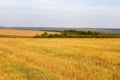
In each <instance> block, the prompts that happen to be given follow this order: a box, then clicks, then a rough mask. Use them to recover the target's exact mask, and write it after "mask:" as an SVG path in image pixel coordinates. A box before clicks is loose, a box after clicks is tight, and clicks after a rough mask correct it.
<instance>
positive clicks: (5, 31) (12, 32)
mask: <svg viewBox="0 0 120 80" xmlns="http://www.w3.org/2000/svg"><path fill="white" fill-rule="evenodd" d="M43 33H44V31H35V30H14V29H0V35H15V36H35V35H37V34H40V35H41V34H43ZM48 33H49V34H55V33H57V34H58V32H48Z"/></svg>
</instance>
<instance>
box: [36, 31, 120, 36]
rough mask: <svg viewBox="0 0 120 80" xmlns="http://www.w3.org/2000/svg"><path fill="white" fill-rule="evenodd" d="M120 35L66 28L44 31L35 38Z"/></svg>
mask: <svg viewBox="0 0 120 80" xmlns="http://www.w3.org/2000/svg"><path fill="white" fill-rule="evenodd" d="M118 37H120V36H115V35H112V34H107V33H101V32H95V31H77V30H64V31H62V32H60V34H48V33H47V32H44V33H43V34H41V35H39V34H37V35H35V36H34V38H118Z"/></svg>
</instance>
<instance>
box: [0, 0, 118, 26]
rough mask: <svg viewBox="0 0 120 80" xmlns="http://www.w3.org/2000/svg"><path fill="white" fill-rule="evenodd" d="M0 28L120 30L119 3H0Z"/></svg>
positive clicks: (39, 0) (10, 0) (63, 0)
mask: <svg viewBox="0 0 120 80" xmlns="http://www.w3.org/2000/svg"><path fill="white" fill-rule="evenodd" d="M0 25H1V26H12V27H16V26H26V27H29V26H30V27H82V28H120V0H0Z"/></svg>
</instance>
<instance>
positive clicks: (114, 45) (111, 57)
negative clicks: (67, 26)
mask: <svg viewBox="0 0 120 80" xmlns="http://www.w3.org/2000/svg"><path fill="white" fill-rule="evenodd" d="M119 79H120V39H22V38H21V39H19V38H16V39H14V38H6V39H4V38H1V39H0V80H119Z"/></svg>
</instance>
